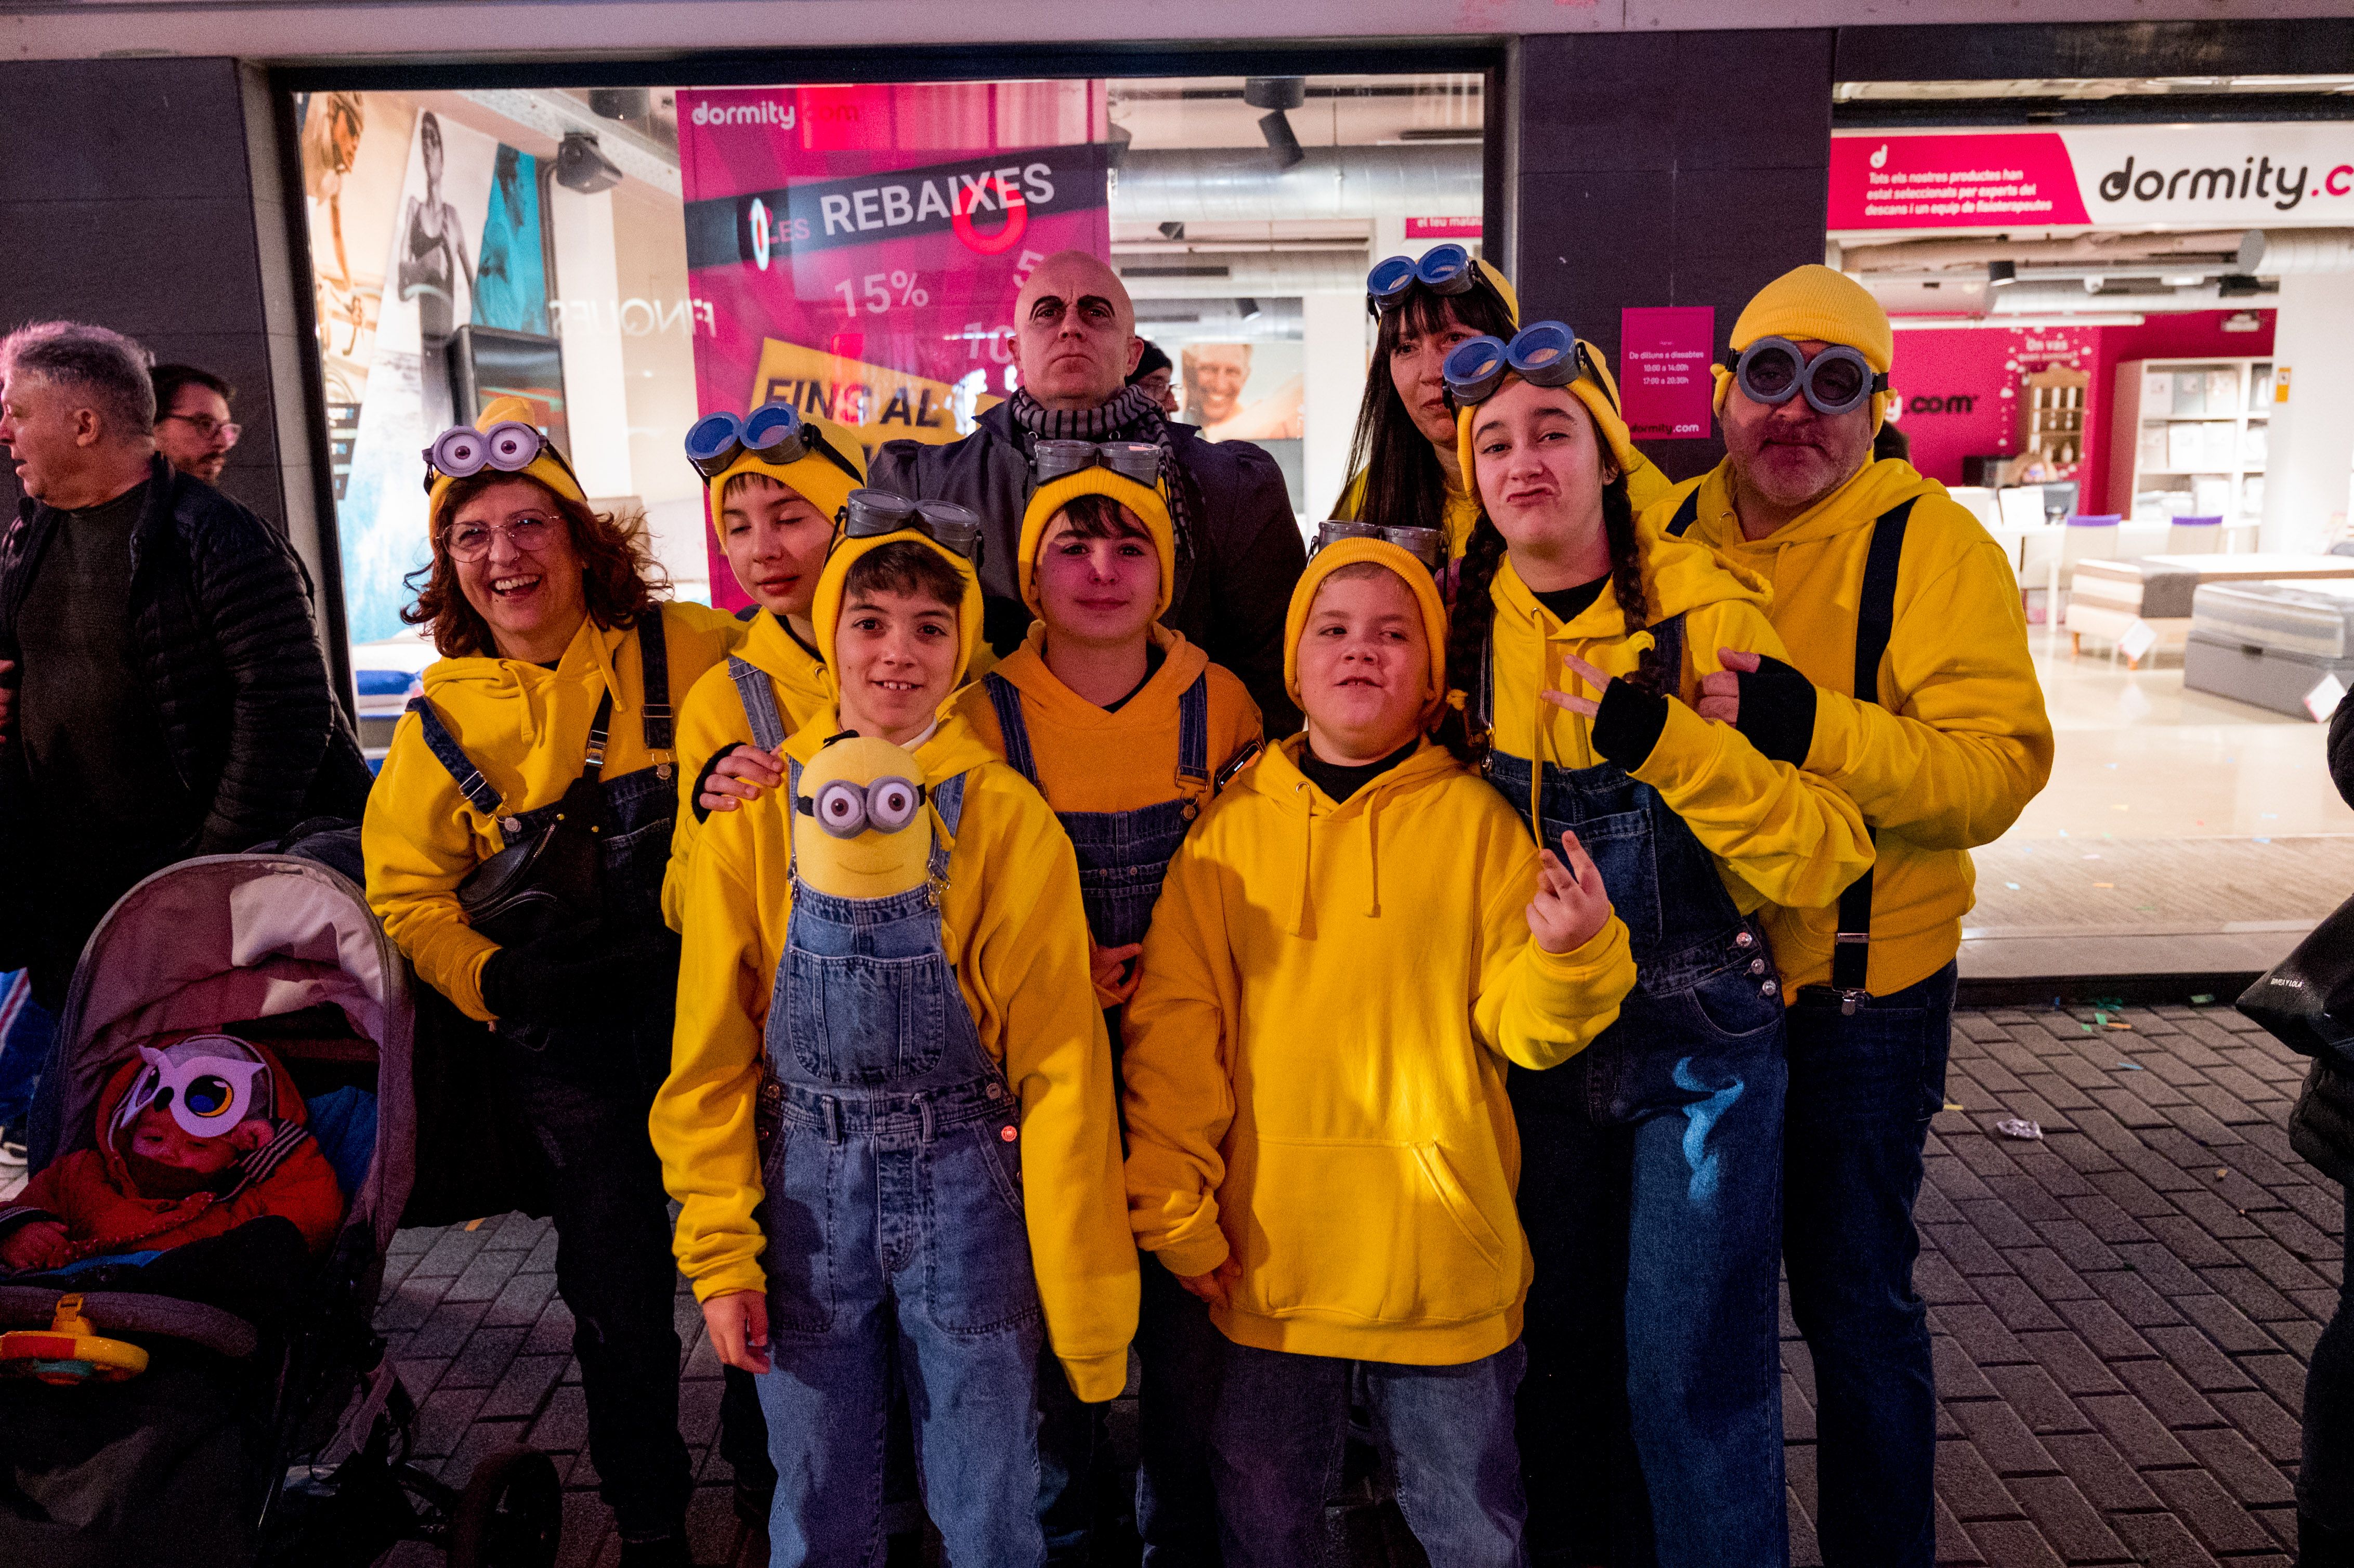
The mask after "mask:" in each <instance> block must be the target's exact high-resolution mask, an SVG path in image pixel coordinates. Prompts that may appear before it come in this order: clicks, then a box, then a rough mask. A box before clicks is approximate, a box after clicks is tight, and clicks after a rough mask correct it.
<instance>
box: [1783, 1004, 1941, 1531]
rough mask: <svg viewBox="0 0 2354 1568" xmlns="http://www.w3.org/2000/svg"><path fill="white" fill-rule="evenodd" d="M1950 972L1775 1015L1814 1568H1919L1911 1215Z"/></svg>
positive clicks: (1918, 1360) (1921, 1429) (1923, 1405)
mask: <svg viewBox="0 0 2354 1568" xmlns="http://www.w3.org/2000/svg"><path fill="white" fill-rule="evenodd" d="M1954 980H1955V968H1954V966H1953V965H1952V964H1947V965H1946V967H1945V968H1944V969H1940V970H1938V971H1937V972H1936V973H1935V974H1934V975H1931V976H1930V977H1929V978H1928V979H1927V980H1922V981H1920V982H1919V983H1917V984H1915V985H1911V986H1908V987H1906V988H1905V989H1904V990H1903V991H1894V992H1892V993H1891V994H1889V995H1887V996H1882V997H1874V998H1872V999H1871V1000H1870V1001H1867V1002H1866V1003H1865V1004H1864V1005H1863V1006H1861V1007H1860V1008H1859V1009H1858V1010H1857V1011H1856V1012H1854V1013H1853V1014H1842V1013H1841V1012H1840V1003H1839V1001H1838V999H1837V998H1836V997H1835V996H1832V995H1830V994H1829V992H1828V991H1826V990H1820V989H1818V988H1816V987H1812V986H1809V987H1808V988H1807V989H1806V990H1805V991H1801V992H1800V993H1799V995H1798V996H1797V998H1795V999H1794V1000H1793V1002H1792V1005H1791V1008H1790V1020H1789V1022H1790V1046H1789V1053H1790V1109H1789V1128H1788V1134H1787V1137H1788V1150H1789V1152H1788V1159H1787V1161H1786V1164H1785V1167H1784V1181H1783V1191H1784V1204H1785V1213H1784V1224H1783V1244H1782V1245H1783V1258H1784V1261H1785V1262H1786V1263H1787V1265H1788V1267H1789V1276H1790V1310H1791V1313H1792V1315H1793V1316H1794V1317H1796V1318H1797V1323H1798V1331H1799V1332H1800V1333H1802V1334H1804V1335H1805V1336H1806V1337H1807V1348H1808V1351H1811V1352H1812V1353H1813V1356H1814V1361H1815V1428H1816V1435H1817V1436H1816V1467H1817V1471H1818V1475H1819V1487H1820V1493H1821V1500H1820V1502H1819V1506H1818V1507H1817V1509H1816V1513H1815V1524H1816V1531H1817V1533H1818V1534H1819V1537H1820V1539H1821V1542H1822V1551H1823V1563H1824V1564H1825V1568H1866V1565H1868V1568H1929V1564H1930V1563H1931V1562H1932V1561H1933V1560H1934V1559H1935V1554H1936V1544H1937V1539H1936V1537H1937V1531H1936V1520H1935V1469H1936V1456H1937V1398H1936V1391H1935V1385H1934V1383H1933V1381H1932V1377H1931V1372H1930V1362H1929V1326H1928V1310H1927V1308H1925V1306H1924V1305H1923V1304H1922V1301H1921V1298H1920V1297H1919V1296H1917V1295H1915V1294H1914V1289H1913V1262H1914V1258H1915V1257H1917V1256H1918V1255H1920V1251H1921V1239H1920V1234H1919V1233H1918V1232H1917V1231H1915V1230H1914V1226H1913V1203H1914V1199H1915V1198H1917V1197H1918V1196H1919V1195H1920V1192H1921V1150H1922V1147H1923V1144H1924V1143H1925V1140H1926V1139H1927V1138H1928V1133H1929V1118H1931V1117H1934V1116H1935V1115H1936V1114H1937V1111H1938V1108H1939V1107H1942V1106H1943V1105H1944V1104H1945V1100H1946V1049H1947V1046H1948V1044H1949V1042H1950V1039H1951V1036H1952V1033H1953V1021H1954Z"/></svg>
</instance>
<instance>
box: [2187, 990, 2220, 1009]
mask: <svg viewBox="0 0 2354 1568" xmlns="http://www.w3.org/2000/svg"><path fill="white" fill-rule="evenodd" d="M2214 1001H2215V993H2214V992H2213V991H2200V993H2199V994H2198V995H2197V996H2194V997H2192V998H2191V999H2190V1005H2191V1006H2193V1007H2211V1006H2213V1005H2214Z"/></svg>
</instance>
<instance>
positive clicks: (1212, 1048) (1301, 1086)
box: [1122, 736, 1635, 1366]
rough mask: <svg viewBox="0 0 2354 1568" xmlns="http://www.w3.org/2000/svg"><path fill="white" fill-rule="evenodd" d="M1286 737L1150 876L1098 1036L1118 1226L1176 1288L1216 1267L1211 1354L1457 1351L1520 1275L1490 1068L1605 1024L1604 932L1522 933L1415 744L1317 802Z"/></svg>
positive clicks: (1504, 817) (1514, 857) (1623, 946)
mask: <svg viewBox="0 0 2354 1568" xmlns="http://www.w3.org/2000/svg"><path fill="white" fill-rule="evenodd" d="M1306 744H1307V742H1306V737H1305V736H1294V737H1292V738H1291V739H1289V740H1286V741H1284V742H1282V743H1280V744H1279V745H1278V746H1275V747H1269V748H1268V749H1267V752H1266V753H1265V754H1264V755H1263V756H1262V757H1261V758H1259V760H1258V761H1257V762H1256V763H1254V764H1253V765H1252V766H1250V767H1249V768H1246V769H1245V770H1244V771H1243V772H1242V774H1241V775H1240V776H1239V777H1237V778H1236V779H1235V782H1234V783H1233V784H1232V785H1230V786H1229V787H1228V788H1227V789H1226V790H1225V793H1224V794H1222V795H1221V796H1219V798H1218V800H1217V801H1216V802H1215V803H1214V805H1212V806H1211V807H1210V809H1209V810H1207V811H1205V812H1204V813H1203V816H1202V819H1201V821H1199V822H1197V823H1196V824H1195V825H1194V829H1193V834H1192V836H1191V837H1189V838H1188V839H1187V840H1186V841H1185V843H1184V846H1183V847H1182V848H1181V849H1180V850H1178V852H1177V856H1176V859H1175V860H1174V861H1172V863H1171V864H1170V868H1169V881H1168V884H1167V885H1166V886H1165V888H1164V889H1163V891H1162V893H1161V903H1160V906H1159V907H1158V908H1157V909H1156V910H1155V911H1154V914H1153V917H1152V929H1151V931H1150V934H1149V935H1148V936H1147V937H1146V938H1145V943H1144V978H1143V983H1142V985H1141V986H1140V988H1139V990H1138V991H1137V995H1136V1000H1135V1001H1132V1002H1131V1003H1129V1009H1128V1012H1127V1014H1126V1017H1125V1019H1124V1021H1123V1023H1122V1033H1124V1034H1125V1036H1126V1038H1127V1043H1128V1044H1127V1050H1126V1053H1125V1054H1124V1056H1123V1058H1122V1063H1123V1068H1124V1071H1125V1073H1126V1075H1127V1098H1126V1109H1127V1112H1128V1129H1129V1160H1128V1203H1129V1224H1131V1225H1133V1226H1134V1227H1135V1231H1136V1236H1137V1241H1138V1243H1139V1245H1141V1246H1143V1247H1145V1248H1146V1249H1147V1250H1149V1251H1151V1252H1155V1253H1158V1254H1159V1255H1161V1262H1162V1263H1163V1264H1165V1265H1166V1266H1168V1267H1169V1268H1170V1270H1171V1271H1172V1272H1173V1273H1176V1274H1179V1275H1186V1276H1192V1275H1199V1274H1206V1273H1209V1272H1210V1271H1212V1270H1214V1269H1215V1268H1217V1267H1218V1266H1220V1265H1221V1264H1222V1263H1224V1262H1225V1259H1226V1258H1227V1256H1228V1255H1229V1254H1232V1255H1235V1256H1238V1257H1239V1258H1240V1259H1241V1265H1242V1276H1241V1278H1240V1279H1239V1280H1237V1281H1236V1282H1235V1286H1234V1287H1233V1291H1232V1305H1231V1306H1230V1307H1227V1308H1214V1309H1213V1314H1212V1315H1213V1317H1214V1319H1215V1320H1216V1322H1217V1325H1218V1327H1219V1329H1220V1330H1223V1331H1224V1332H1225V1335H1226V1337H1227V1338H1228V1339H1230V1340H1235V1342H1236V1343H1239V1344H1246V1345H1254V1346H1257V1347H1258V1348H1260V1349H1262V1350H1271V1351H1295V1352H1298V1353H1300V1354H1306V1355H1320V1356H1339V1357H1347V1358H1352V1359H1358V1360H1367V1361H1398V1362H1404V1363H1406V1364H1409V1365H1416V1366H1448V1365H1458V1364H1460V1363H1462V1362H1465V1361H1476V1360H1478V1359H1479V1358H1480V1357H1482V1356H1488V1355H1492V1354H1494V1353H1495V1352H1496V1351H1500V1350H1502V1349H1503V1348H1504V1347H1505V1346H1507V1345H1509V1344H1511V1342H1512V1340H1514V1339H1515V1338H1516V1337H1517V1336H1518V1335H1519V1334H1520V1331H1521V1306H1522V1300H1523V1299H1524V1298H1525V1297H1526V1295H1527V1292H1528V1287H1529V1281H1530V1279H1531V1277H1532V1265H1531V1262H1530V1256H1529V1249H1528V1243H1527V1240H1526V1239H1525V1237H1523V1235H1522V1232H1521V1224H1520V1219H1519V1216H1518V1213H1516V1211H1515V1210H1514V1208H1513V1190H1514V1188H1515V1186H1516V1185H1517V1183H1518V1182H1519V1180H1520V1164H1521V1157H1520V1139H1519V1135H1518V1133H1517V1131H1516V1130H1515V1128H1514V1125H1513V1121H1512V1108H1511V1102H1510V1101H1509V1100H1508V1099H1507V1098H1506V1097H1505V1095H1504V1072H1505V1064H1506V1062H1507V1060H1510V1061H1511V1062H1516V1063H1519V1064H1520V1065H1522V1066H1524V1067H1532V1068H1541V1067H1550V1066H1553V1065H1555V1064H1557V1063H1560V1062H1563V1061H1566V1060H1567V1059H1568V1058H1569V1057H1571V1056H1573V1055H1575V1054H1576V1053H1577V1052H1579V1051H1580V1050H1583V1049H1584V1048H1585V1045H1586V1044H1588V1043H1590V1042H1591V1041H1592V1040H1593V1039H1594V1038H1595V1037H1596V1035H1598V1034H1600V1033H1602V1031H1603V1030H1605V1029H1606V1028H1608V1027H1609V1026H1610V1024H1611V1022H1613V1021H1615V1020H1616V1019H1617V1016H1618V1003H1619V1001H1620V1000H1621V999H1623V998H1624V997H1625V996H1626V994H1627V992H1628V990H1629V989H1630V988H1632V986H1633V985H1634V983H1635V966H1634V962H1633V960H1632V959H1630V958H1629V957H1628V946H1627V927H1626V926H1625V925H1624V924H1623V923H1622V922H1620V921H1619V919H1618V918H1617V916H1611V918H1610V920H1609V921H1608V923H1607V924H1606V925H1605V926H1604V927H1603V928H1602V929H1601V930H1600V931H1599V932H1597V933H1596V935H1595V937H1594V938H1593V939H1592V940H1591V941H1589V942H1587V943H1586V944H1585V946H1584V947H1583V948H1579V949H1578V950H1577V951H1575V952H1574V953H1565V954H1558V955H1556V954H1552V953H1548V952H1545V951H1544V950H1543V948H1539V947H1537V946H1536V945H1535V944H1534V943H1533V942H1532V941H1531V940H1530V938H1529V929H1528V922H1527V909H1528V904H1529V900H1530V898H1531V896H1532V895H1533V894H1534V892H1535V890H1536V878H1537V852H1536V849H1535V847H1534V846H1533V845H1532V844H1531V843H1530V842H1529V836H1528V834H1527V833H1525V832H1522V829H1521V824H1520V821H1519V820H1518V819H1517V818H1515V817H1514V816H1513V815H1512V812H1511V808H1510V807H1509V806H1507V805H1505V804H1504V802H1503V800H1501V799H1500V797H1498V795H1497V794H1496V792H1495V791H1494V790H1493V789H1490V788H1489V786H1488V785H1487V783H1486V782H1485V781H1484V780H1482V779H1479V777H1478V776H1476V775H1475V774H1473V773H1471V772H1469V770H1468V769H1466V768H1463V767H1462V766H1461V765H1460V764H1458V762H1456V761H1455V759H1454V758H1452V757H1450V756H1449V755H1448V754H1447V752H1446V751H1445V750H1444V749H1442V748H1440V747H1437V746H1436V745H1434V744H1432V743H1431V742H1429V741H1427V740H1426V741H1425V742H1424V743H1423V744H1422V747H1421V748H1420V749H1419V750H1418V751H1416V753H1415V755H1413V756H1412V757H1410V758H1407V759H1406V760H1405V761H1404V762H1402V763H1400V764H1399V765H1398V766H1397V767H1395V768H1392V769H1391V770H1390V771H1389V772H1387V773H1384V774H1383V775H1382V776H1381V777H1380V778H1378V779H1374V780H1373V781H1372V782H1371V783H1369V784H1367V785H1365V786H1364V787H1363V789H1359V790H1358V791H1357V792H1356V793H1355V794H1353V795H1352V796H1351V797H1350V798H1349V799H1348V800H1347V801H1345V802H1344V803H1342V804H1341V805H1338V806H1335V805H1334V804H1333V803H1332V801H1331V799H1330V798H1328V797H1327V796H1326V795H1325V794H1324V792H1323V791H1322V790H1321V789H1318V788H1317V787H1316V786H1315V785H1314V784H1313V783H1311V782H1310V780H1309V779H1308V778H1307V777H1306V776H1305V775H1304V774H1302V773H1301V772H1300V770H1299V766H1298V762H1297V758H1298V757H1299V749H1300V747H1303V746H1304V745H1306Z"/></svg>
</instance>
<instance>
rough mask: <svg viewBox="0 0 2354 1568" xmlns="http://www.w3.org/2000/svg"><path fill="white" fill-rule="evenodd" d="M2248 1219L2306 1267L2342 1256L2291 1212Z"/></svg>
mask: <svg viewBox="0 0 2354 1568" xmlns="http://www.w3.org/2000/svg"><path fill="white" fill-rule="evenodd" d="M2248 1217H2249V1218H2250V1219H2252V1220H2253V1221H2255V1222H2256V1224H2260V1225H2262V1226H2263V1227H2264V1234H2266V1235H2269V1236H2271V1237H2272V1238H2273V1240H2274V1241H2276V1242H2278V1243H2280V1245H2282V1246H2284V1247H2285V1248H2287V1249H2288V1252H2289V1255H2291V1256H2293V1257H2297V1258H2302V1259H2303V1260H2305V1261H2306V1262H2307V1263H2330V1262H2342V1261H2343V1260H2344V1258H2345V1256H2346V1243H2345V1241H2344V1240H2343V1239H2342V1238H2341V1237H2338V1236H2333V1235H2331V1234H2328V1233H2327V1232H2326V1231H2324V1230H2322V1229H2321V1228H2320V1227H2318V1226H2317V1225H2315V1224H2313V1223H2312V1222H2311V1221H2310V1220H2307V1219H2306V1217H2305V1216H2304V1215H2303V1214H2300V1213H2296V1211H2294V1210H2281V1209H2268V1210H2266V1211H2264V1213H2258V1214H2250V1215H2249V1216H2248ZM1964 1272H1965V1273H1967V1270H1965V1271H1964Z"/></svg>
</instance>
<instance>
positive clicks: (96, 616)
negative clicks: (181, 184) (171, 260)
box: [0, 322, 369, 1154]
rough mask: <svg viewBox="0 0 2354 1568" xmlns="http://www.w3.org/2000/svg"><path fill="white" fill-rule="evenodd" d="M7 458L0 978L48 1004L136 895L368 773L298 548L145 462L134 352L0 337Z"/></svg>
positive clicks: (363, 791)
mask: <svg viewBox="0 0 2354 1568" xmlns="http://www.w3.org/2000/svg"><path fill="white" fill-rule="evenodd" d="M216 401H217V399H216ZM219 408H221V409H223V410H225V408H226V405H225V404H220V405H219ZM0 446H5V448H6V449H7V451H8V456H9V459H10V461H11V462H12V463H13V465H14V467H15V469H16V480H17V482H18V484H19V485H21V486H22V487H23V489H24V492H25V500H24V502H23V503H22V504H21V506H20V507H19V509H18V512H17V515H16V520H15V522H14V524H12V525H11V526H10V527H9V528H8V529H7V531H6V534H5V537H0V685H5V687H7V688H9V689H7V690H5V692H0V697H5V701H0V969H10V968H16V967H20V966H21V967H29V968H30V969H31V970H32V975H33V995H34V999H35V1000H36V1001H39V1002H40V1003H42V1004H43V1005H44V1006H46V1007H49V1008H52V1009H54V1008H56V1007H57V1006H58V1003H59V1002H61V1001H63V998H64V993H65V990H66V985H67V982H68V980H70V979H71V977H72V974H73V968H74V963H75V960H76V959H77V958H78V957H79V956H80V951H81V945H82V941H83V939H84V938H86V937H87V936H88V935H89V934H90V930H91V928H92V927H95V926H96V925H97V923H98V921H99V918H100V917H101V916H103V915H104V914H105V913H106V910H107V908H108V906H110V905H111V904H112V903H113V901H114V899H115V898H116V897H117V896H118V895H121V894H122V892H123V891H124V890H125V889H127V888H129V887H130V886H131V885H132V884H133V883H135V882H137V881H138V880H139V879H140V878H142V877H143V876H145V875H146V874H149V873H150V872H153V871H155V870H157V869H159V868H160V867H162V866H164V865H168V864H170V863H172V862H174V861H176V860H180V859H183V858H186V857H187V856H190V855H199V854H225V853H239V852H242V851H246V850H249V849H252V848H253V847H255V846H256V845H257V844H261V843H266V842H270V841H272V840H275V839H277V838H279V837H281V835H283V834H284V833H285V832H287V830H289V829H290V828H292V827H293V826H294V825H295V824H296V823H297V822H300V821H303V820H305V819H306V818H310V817H315V816H338V817H349V818H356V817H358V815H359V814H360V810H361V807H362V805H363V803H364V802H365V801H366V797H367V790H368V783H369V779H368V772H367V765H366V762H365V761H363V760H362V758H361V756H360V750H359V745H358V742H357V740H356V739H355V737H354V736H353V734H352V731H351V726H350V724H349V721H348V720H347V719H346V718H345V714H344V711H343V709H342V708H341V707H340V706H339V705H337V704H336V701H335V698H334V693H333V691H332V690H331V689H330V687H329V685H328V683H327V669H326V662H325V660H324V658H323V656H322V654H321V652H320V648H319V641H318V636H317V633H316V632H315V630H313V625H312V619H311V608H310V597H309V594H308V592H307V588H306V584H305V582H304V578H303V575H302V568H301V566H300V564H299V562H298V560H297V557H296V556H295V555H294V553H293V551H292V549H290V548H288V546H287V544H286V541H285V540H284V538H282V537H281V535H279V533H278V532H277V531H276V530H275V529H273V528H271V527H270V525H269V524H267V523H265V522H263V521H262V520H261V519H260V518H259V517H257V516H255V515H254V514H252V513H250V512H249V511H247V510H246V509H245V508H244V507H242V506H239V504H238V503H235V502H234V501H231V500H230V499H229V498H228V497H227V496H225V495H223V494H221V493H220V492H218V491H217V490H215V489H213V488H212V487H211V486H210V485H208V484H205V483H203V482H199V481H197V480H196V479H193V478H191V477H189V476H188V475H187V474H186V473H184V472H182V471H179V470H177V469H175V467H173V465H172V464H170V463H168V462H166V461H164V458H163V457H162V456H161V455H160V454H159V452H158V451H157V450H156V437H155V402H154V382H153V381H152V380H151V379H150V377H149V373H148V356H147V353H146V351H145V350H144V349H143V348H142V347H141V346H140V345H139V344H136V343H134V342H133V341H132V340H131V339H130V338H127V337H124V336H123V335H122V334H119V333H114V332H110V331H108V330H107V329H106V328H104V327H98V326H89V325H84V324H82V323H76V322H41V323H34V324H32V325H30V326H26V327H23V328H20V329H18V330H17V331H16V332H15V333H13V334H9V335H8V336H7V337H6V338H5V339H0ZM38 1119H39V1113H38V1111H36V1113H35V1120H36V1121H38ZM39 1152H40V1151H39V1150H35V1153H36V1154H38V1153H39Z"/></svg>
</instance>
